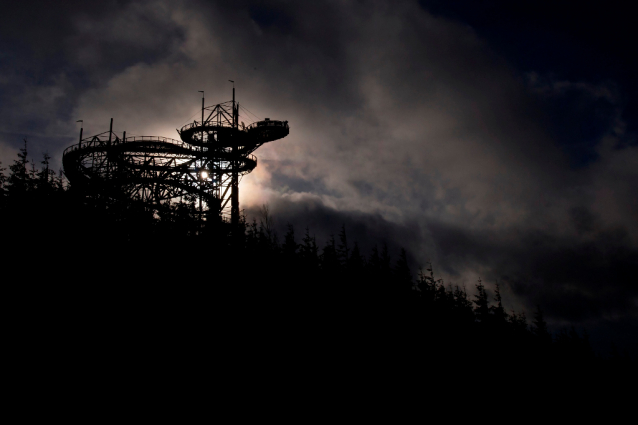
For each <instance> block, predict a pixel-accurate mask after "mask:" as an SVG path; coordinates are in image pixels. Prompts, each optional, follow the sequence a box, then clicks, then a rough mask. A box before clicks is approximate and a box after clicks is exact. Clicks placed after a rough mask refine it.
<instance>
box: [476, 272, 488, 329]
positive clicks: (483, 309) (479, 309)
mask: <svg viewBox="0 0 638 425" xmlns="http://www.w3.org/2000/svg"><path fill="white" fill-rule="evenodd" d="M476 290H477V294H476V295H474V305H475V307H474V314H475V315H476V318H477V320H478V321H479V322H486V321H487V320H488V317H489V313H490V306H489V301H488V299H487V292H486V291H485V286H484V285H483V281H481V278H480V277H479V280H478V284H477V285H476Z"/></svg>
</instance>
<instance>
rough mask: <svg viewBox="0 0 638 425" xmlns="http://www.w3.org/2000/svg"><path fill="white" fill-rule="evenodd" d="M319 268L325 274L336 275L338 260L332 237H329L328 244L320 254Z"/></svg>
mask: <svg viewBox="0 0 638 425" xmlns="http://www.w3.org/2000/svg"><path fill="white" fill-rule="evenodd" d="M321 268H322V269H323V270H324V272H327V273H336V272H337V271H338V270H339V259H338V257H337V247H336V242H335V238H334V235H330V238H329V239H328V242H326V245H325V246H324V247H323V250H322V253H321Z"/></svg>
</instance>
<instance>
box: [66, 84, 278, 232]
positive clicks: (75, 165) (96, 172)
mask: <svg viewBox="0 0 638 425" xmlns="http://www.w3.org/2000/svg"><path fill="white" fill-rule="evenodd" d="M239 110H240V106H239V103H238V102H236V101H235V89H234V88H233V99H232V100H231V101H228V102H224V103H220V104H217V105H212V106H205V103H204V97H203V96H202V111H201V112H202V113H201V121H194V122H192V123H189V124H186V125H185V126H183V127H182V128H181V129H178V130H177V132H178V133H179V136H180V139H181V140H179V141H178V140H174V139H170V138H166V137H156V136H134V137H126V132H124V133H123V134H122V136H121V137H120V136H119V135H118V134H116V133H114V132H113V120H112V119H111V126H110V129H109V131H107V132H104V133H101V134H97V135H95V136H91V137H87V138H82V131H83V130H80V140H79V143H77V144H75V145H72V146H70V147H68V148H67V149H66V150H65V151H64V154H63V157H62V163H63V166H64V171H65V173H66V175H67V178H68V179H69V181H70V182H71V184H72V185H73V186H77V187H80V188H81V189H84V190H86V191H88V192H89V193H93V194H97V195H98V196H102V197H105V198H107V199H115V198H120V199H121V198H122V197H124V198H127V199H131V200H134V201H141V202H142V203H144V204H145V205H146V206H148V207H150V208H152V209H155V210H161V209H162V208H164V207H166V206H167V205H169V204H170V203H171V202H172V201H178V200H182V199H183V198H185V197H188V198H189V199H193V198H195V199H197V203H198V209H199V213H200V215H201V217H202V219H203V217H204V212H208V214H206V215H207V216H208V217H213V216H218V217H219V219H220V220H223V221H230V222H231V223H232V224H233V225H236V224H237V223H238V221H239V180H240V178H241V177H242V176H243V175H245V174H248V173H250V172H251V171H252V170H254V169H255V167H256V166H257V158H256V157H255V156H254V155H253V154H252V153H253V152H254V151H255V150H256V149H257V148H259V147H260V146H261V145H263V144H264V143H268V142H272V141H274V140H277V139H281V138H283V137H286V136H287V135H288V134H289V126H288V121H278V120H271V119H269V118H266V119H264V120H258V121H255V122H253V123H251V124H249V125H244V123H241V125H240V121H239Z"/></svg>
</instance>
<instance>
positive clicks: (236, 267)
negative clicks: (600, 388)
mask: <svg viewBox="0 0 638 425" xmlns="http://www.w3.org/2000/svg"><path fill="white" fill-rule="evenodd" d="M49 161H50V157H49V155H46V154H45V155H44V156H43V159H42V160H41V161H40V164H39V166H38V165H36V163H35V162H34V161H33V160H31V159H30V158H29V156H28V151H27V143H26V141H25V146H24V148H22V149H21V150H20V152H19V153H18V157H17V159H16V160H14V162H13V163H12V164H11V165H9V166H8V169H7V168H6V167H5V168H3V166H2V165H0V217H1V219H2V223H3V234H4V235H5V238H4V243H3V248H2V250H3V254H2V258H3V260H4V261H3V263H4V279H3V280H4V285H3V286H4V287H5V290H4V292H5V296H6V297H7V299H8V300H11V301H10V304H11V309H12V310H13V311H14V312H15V314H16V318H15V320H14V322H15V324H16V329H15V330H14V332H16V334H18V335H19V336H18V337H19V338H31V339H33V338H35V339H41V340H42V341H43V343H42V345H43V346H48V347H60V346H64V345H65V344H72V345H77V344H84V342H82V343H80V342H79V341H85V342H86V341H89V340H91V341H93V342H92V343H91V344H93V343H95V338H94V336H95V335H98V334H99V335H102V336H104V335H109V336H108V338H110V339H111V340H117V341H119V342H121V343H123V344H124V343H125V344H131V345H133V346H143V345H144V344H146V343H149V341H152V340H157V339H162V340H166V339H167V338H168V339H170V338H175V339H177V340H179V341H182V342H181V343H182V344H186V345H189V344H192V341H200V342H202V341H205V342H206V343H207V344H212V345H214V346H216V347H219V350H218V351H219V352H220V353H221V352H223V353H225V354H223V355H224V356H226V358H227V359H230V358H232V359H233V361H238V360H241V359H244V360H246V361H248V360H249V359H252V360H250V361H252V362H255V361H257V362H260V364H265V363H269V364H273V362H274V364H281V363H286V364H302V363H304V362H308V361H310V360H309V359H313V361H314V362H315V363H316V364H317V369H316V373H321V372H320V371H321V370H328V369H334V368H339V369H344V368H345V369H352V368H354V369H357V370H360V371H361V370H369V369H366V368H372V369H374V370H375V371H377V372H379V371H381V370H383V371H386V372H387V371H389V370H395V371H403V372H405V373H410V374H414V375H415V376H417V375H418V376H425V375H427V376H434V375H437V376H438V375H445V374H446V373H451V372H450V371H451V370H452V369H454V368H455V367H457V366H458V365H467V364H473V365H475V366H474V367H477V368H479V369H480V368H484V367H486V368H489V367H493V366H494V365H498V367H499V368H501V369H500V370H504V369H505V368H507V367H511V368H514V369H516V370H520V369H530V368H531V369H534V370H542V371H548V370H553V371H556V370H562V371H565V370H570V371H573V372H574V373H577V374H582V373H583V370H587V371H588V372H587V373H588V374H591V373H597V374H599V376H600V377H603V376H606V375H608V374H610V373H611V374H615V373H617V371H619V370H623V368H625V367H626V366H627V365H628V364H630V363H631V364H633V360H631V359H629V358H625V357H623V356H621V355H619V354H617V353H614V354H613V355H612V357H611V358H609V357H601V356H600V355H597V354H596V353H595V352H594V351H593V350H592V348H591V347H590V344H589V340H588V335H587V333H586V332H581V333H579V332H577V331H576V330H575V328H574V327H571V329H570V330H563V331H560V332H558V333H551V332H550V329H548V326H547V323H546V321H545V319H544V317H543V311H542V306H538V307H537V309H536V311H535V312H534V314H533V317H532V318H531V320H528V318H527V317H526V315H525V313H524V312H514V311H512V310H509V309H507V308H506V306H504V305H503V301H502V298H501V294H500V287H499V286H498V285H496V290H495V293H494V296H493V297H492V299H490V297H489V296H488V293H487V291H486V288H485V285H484V283H483V282H482V281H481V280H480V279H479V281H478V282H477V283H476V284H475V289H476V293H475V294H472V295H470V294H468V292H467V290H466V288H462V287H459V286H453V285H448V284H446V283H445V282H444V281H443V280H442V279H439V278H437V275H436V273H435V269H434V268H433V267H432V265H431V264H428V265H427V267H426V269H425V270H420V271H418V272H417V273H414V272H413V270H410V267H409V265H408V255H407V253H406V251H405V250H401V252H400V254H399V255H398V257H396V258H392V256H391V255H390V253H389V252H388V248H387V245H385V244H379V245H378V246H377V247H375V248H373V249H372V251H371V252H370V253H362V252H361V251H360V249H359V246H358V244H357V242H356V241H350V240H348V235H347V229H346V228H345V227H343V226H342V227H341V229H340V230H339V232H338V234H337V236H336V237H334V236H331V237H330V238H329V239H328V241H327V243H326V244H325V245H324V246H321V247H320V246H318V244H317V241H316V238H315V237H314V236H313V234H312V233H311V229H308V228H306V229H303V231H302V232H301V234H299V233H298V232H297V229H295V228H294V227H293V226H292V225H288V229H287V232H286V233H285V234H284V235H283V236H281V237H280V236H279V235H277V234H276V232H275V231H274V228H273V222H272V216H271V214H270V212H269V211H268V208H267V207H266V206H264V207H263V208H262V210H261V216H260V217H259V219H257V218H255V219H253V220H250V221H247V220H246V219H245V217H244V218H243V219H242V220H241V223H240V229H239V230H238V231H233V229H232V228H231V226H230V224H228V223H225V222H218V221H215V220H212V219H210V218H209V220H207V222H206V224H205V225H203V224H202V221H201V220H200V216H199V213H198V209H197V207H196V202H195V198H193V199H188V200H186V201H184V202H179V203H174V204H172V205H167V206H165V208H163V209H161V210H152V209H149V208H148V206H147V205H144V204H141V203H136V202H133V201H131V200H119V201H114V200H112V199H110V198H109V199H107V198H104V197H102V196H100V194H99V193H86V192H85V191H83V190H81V189H78V188H74V187H73V186H72V185H69V183H68V181H67V180H66V179H65V177H64V174H63V172H62V171H60V172H58V173H56V172H54V171H53V170H52V169H50V164H49ZM18 324H19V326H18ZM24 329H28V330H29V331H28V337H27V336H25V335H24V332H23V331H24ZM122 341H124V342H122ZM188 341H190V342H188ZM87 343H88V342H87ZM202 343H203V342H202ZM222 348H223V349H222ZM317 359H319V360H320V361H319V362H317ZM446 371H447V372H446ZM592 371H596V372H592ZM477 373H478V372H477Z"/></svg>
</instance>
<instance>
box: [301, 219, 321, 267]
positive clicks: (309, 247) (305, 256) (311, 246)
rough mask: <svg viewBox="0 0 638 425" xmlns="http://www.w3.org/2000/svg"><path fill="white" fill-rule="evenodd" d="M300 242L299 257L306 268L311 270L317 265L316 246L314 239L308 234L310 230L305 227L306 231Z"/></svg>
mask: <svg viewBox="0 0 638 425" xmlns="http://www.w3.org/2000/svg"><path fill="white" fill-rule="evenodd" d="M301 242H302V244H301V246H300V247H299V249H300V255H301V258H302V260H303V262H304V264H305V266H306V268H307V269H308V271H310V272H313V271H315V270H316V269H317V267H318V265H319V258H318V248H317V241H316V239H315V238H314V236H313V237H311V236H310V230H309V229H308V227H306V233H305V235H304V237H303V239H302V241H301Z"/></svg>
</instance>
